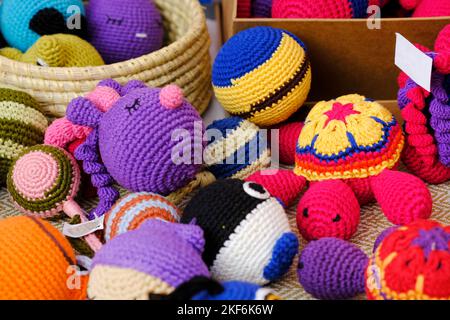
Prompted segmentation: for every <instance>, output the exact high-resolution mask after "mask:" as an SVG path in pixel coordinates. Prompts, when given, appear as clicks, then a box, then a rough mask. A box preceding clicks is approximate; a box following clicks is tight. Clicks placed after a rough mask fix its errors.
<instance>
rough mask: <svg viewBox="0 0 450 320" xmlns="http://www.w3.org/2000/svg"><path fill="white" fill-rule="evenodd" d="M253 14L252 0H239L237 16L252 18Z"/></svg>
mask: <svg viewBox="0 0 450 320" xmlns="http://www.w3.org/2000/svg"><path fill="white" fill-rule="evenodd" d="M251 15H252V0H238V2H237V17H238V18H250V17H251Z"/></svg>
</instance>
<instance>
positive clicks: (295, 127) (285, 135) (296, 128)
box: [277, 122, 303, 165]
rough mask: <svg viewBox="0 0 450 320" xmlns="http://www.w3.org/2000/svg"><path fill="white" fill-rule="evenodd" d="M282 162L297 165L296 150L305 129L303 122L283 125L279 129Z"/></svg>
mask: <svg viewBox="0 0 450 320" xmlns="http://www.w3.org/2000/svg"><path fill="white" fill-rule="evenodd" d="M277 129H278V130H279V131H278V142H279V150H278V151H279V154H280V162H281V163H284V164H287V165H294V164H295V149H296V148H297V142H298V137H299V136H300V132H302V129H303V123H302V122H292V123H287V124H283V125H282V126H280V127H278V128H277Z"/></svg>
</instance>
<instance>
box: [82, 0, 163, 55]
mask: <svg viewBox="0 0 450 320" xmlns="http://www.w3.org/2000/svg"><path fill="white" fill-rule="evenodd" d="M86 17H87V21H88V25H89V30H88V31H89V38H90V41H91V43H92V44H93V45H94V47H95V48H97V50H98V51H99V52H100V54H101V55H102V57H103V58H104V59H105V61H106V63H115V62H120V61H125V60H129V59H133V58H137V57H140V56H142V55H144V54H148V53H151V52H153V51H155V50H159V49H160V48H161V47H162V44H163V38H164V29H163V24H162V17H161V14H160V13H159V11H158V9H157V7H156V6H155V4H154V3H153V0H128V1H126V2H124V1H123V0H91V1H89V4H88V5H87V7H86Z"/></svg>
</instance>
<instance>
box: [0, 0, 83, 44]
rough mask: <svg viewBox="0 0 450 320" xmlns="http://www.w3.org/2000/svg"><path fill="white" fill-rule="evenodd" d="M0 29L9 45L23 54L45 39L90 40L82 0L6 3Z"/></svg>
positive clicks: (14, 0)
mask: <svg viewBox="0 0 450 320" xmlns="http://www.w3.org/2000/svg"><path fill="white" fill-rule="evenodd" d="M0 25H1V30H2V32H3V36H4V37H5V40H6V41H7V42H8V43H9V45H10V46H11V47H14V48H17V49H19V50H21V51H23V52H25V51H27V50H28V49H29V48H30V47H31V46H32V45H33V44H34V43H35V42H36V41H37V40H38V39H39V38H40V37H41V36H43V35H52V34H57V33H68V34H73V35H77V36H79V37H81V38H86V31H87V30H86V18H85V11H84V6H83V2H82V1H81V0H45V1H42V0H20V1H18V0H3V4H2V7H1V12H0Z"/></svg>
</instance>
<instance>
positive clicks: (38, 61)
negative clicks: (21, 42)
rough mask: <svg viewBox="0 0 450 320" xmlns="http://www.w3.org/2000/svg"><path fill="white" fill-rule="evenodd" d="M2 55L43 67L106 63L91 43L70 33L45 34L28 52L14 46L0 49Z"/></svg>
mask: <svg viewBox="0 0 450 320" xmlns="http://www.w3.org/2000/svg"><path fill="white" fill-rule="evenodd" d="M0 55H2V56H5V57H7V58H9V59H13V60H17V61H21V62H25V63H31V64H35V65H38V66H42V67H88V66H101V65H104V64H105V62H104V61H103V59H102V57H101V56H100V55H99V53H98V52H97V50H96V49H95V48H94V47H93V46H92V45H91V44H90V43H88V42H87V41H85V40H83V39H81V38H79V37H77V36H73V35H70V34H54V35H51V36H43V37H41V38H40V39H39V40H38V41H36V43H35V44H34V45H33V46H32V47H31V48H30V49H28V51H27V52H26V53H22V52H20V51H19V50H17V49H14V48H3V49H0Z"/></svg>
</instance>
